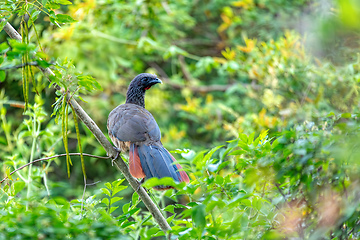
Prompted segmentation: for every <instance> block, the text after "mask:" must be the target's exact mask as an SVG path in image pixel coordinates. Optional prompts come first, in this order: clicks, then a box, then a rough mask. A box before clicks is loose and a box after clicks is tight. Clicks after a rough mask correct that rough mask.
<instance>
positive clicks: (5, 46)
mask: <svg viewBox="0 0 360 240" xmlns="http://www.w3.org/2000/svg"><path fill="white" fill-rule="evenodd" d="M2 23H3V22H2ZM8 49H9V45H8V43H7V42H3V43H1V44H0V52H4V51H6V50H8Z"/></svg>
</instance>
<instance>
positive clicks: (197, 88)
mask: <svg viewBox="0 0 360 240" xmlns="http://www.w3.org/2000/svg"><path fill="white" fill-rule="evenodd" d="M149 65H150V66H151V67H153V68H155V69H156V71H157V72H158V73H159V75H160V77H161V80H163V81H164V83H166V84H168V85H169V86H170V87H172V88H174V89H176V90H181V89H184V88H189V89H190V90H191V91H192V92H200V93H207V92H214V91H219V92H225V91H226V90H228V89H229V88H231V87H233V86H235V85H237V84H238V83H232V84H227V85H219V84H214V85H209V86H190V85H189V86H186V85H181V84H177V83H174V82H172V81H171V80H170V78H169V77H168V76H167V74H166V73H165V72H164V70H162V69H161V67H160V66H159V65H157V64H156V63H149ZM188 77H190V76H188ZM244 85H245V84H244Z"/></svg>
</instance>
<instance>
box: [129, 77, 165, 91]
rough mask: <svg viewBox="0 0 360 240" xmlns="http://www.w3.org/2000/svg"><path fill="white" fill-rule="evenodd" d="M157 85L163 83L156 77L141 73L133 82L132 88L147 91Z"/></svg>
mask: <svg viewBox="0 0 360 240" xmlns="http://www.w3.org/2000/svg"><path fill="white" fill-rule="evenodd" d="M157 83H162V81H161V80H160V79H158V78H157V76H156V75H154V74H150V73H141V74H139V75H137V76H136V77H135V78H134V79H133V80H132V81H131V83H130V87H132V88H137V89H141V90H144V91H145V90H148V89H150V88H151V87H152V86H153V85H155V84H157Z"/></svg>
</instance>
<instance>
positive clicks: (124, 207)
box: [122, 203, 130, 213]
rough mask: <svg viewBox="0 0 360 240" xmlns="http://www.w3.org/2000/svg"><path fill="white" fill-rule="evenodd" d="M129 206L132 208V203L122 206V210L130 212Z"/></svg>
mask: <svg viewBox="0 0 360 240" xmlns="http://www.w3.org/2000/svg"><path fill="white" fill-rule="evenodd" d="M129 208H130V203H127V204H124V205H123V207H122V210H123V212H124V213H127V212H129Z"/></svg>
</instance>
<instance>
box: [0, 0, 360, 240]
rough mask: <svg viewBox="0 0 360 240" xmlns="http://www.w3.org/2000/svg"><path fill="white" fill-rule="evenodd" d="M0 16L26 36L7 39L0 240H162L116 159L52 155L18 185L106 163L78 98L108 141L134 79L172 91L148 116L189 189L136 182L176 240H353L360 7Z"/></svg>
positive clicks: (41, 10)
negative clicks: (75, 106) (115, 112)
mask: <svg viewBox="0 0 360 240" xmlns="http://www.w3.org/2000/svg"><path fill="white" fill-rule="evenodd" d="M0 6H1V8H0V9H1V10H0V14H1V16H2V18H4V19H5V20H6V21H9V22H10V23H12V24H13V25H14V26H15V28H16V29H20V32H21V35H22V37H23V38H22V39H23V41H22V42H17V41H15V40H11V39H9V38H7V37H6V35H5V33H4V32H2V33H1V35H0V39H1V44H0V85H1V87H2V90H1V91H0V109H1V110H0V117H1V128H0V133H1V134H0V149H1V151H0V159H1V160H2V161H1V162H0V167H1V172H2V173H3V175H4V177H8V179H7V180H6V181H4V182H2V183H1V193H2V194H1V196H0V212H1V214H0V216H1V217H0V239H10V238H16V239H29V238H38V239H63V238H74V239H85V238H86V239H99V238H111V239H139V238H140V239H152V238H154V237H159V238H160V239H162V238H165V233H163V232H162V231H161V230H160V228H159V226H158V225H157V223H156V222H155V221H154V219H153V218H152V217H151V215H150V213H149V212H148V211H147V210H146V209H145V208H144V206H143V205H142V203H141V201H140V200H139V196H138V195H137V194H136V193H132V191H131V190H130V188H127V186H126V184H125V182H124V179H123V177H122V176H118V175H117V174H116V173H115V171H114V170H113V168H112V167H111V163H110V162H109V161H102V160H96V159H93V158H90V159H89V158H85V157H84V156H82V157H80V159H79V160H80V161H77V160H78V159H77V158H76V157H73V158H72V159H70V158H69V157H67V159H65V160H63V159H58V158H56V159H54V160H46V161H45V160H44V161H42V162H41V163H40V164H39V163H36V164H34V165H30V166H29V167H28V168H24V169H23V170H21V171H18V172H16V173H15V174H14V175H10V173H11V171H12V170H13V169H17V168H19V167H20V166H22V165H24V164H26V163H28V162H31V161H32V160H34V159H37V158H41V157H44V156H51V155H54V154H55V153H63V152H66V153H69V152H72V151H76V149H79V150H80V152H82V151H83V152H89V153H94V154H98V155H105V151H104V150H103V149H101V148H100V147H99V145H98V144H97V142H96V139H94V137H93V136H92V135H91V133H90V132H89V131H88V130H87V129H85V128H84V127H83V126H82V125H81V124H79V123H78V121H77V118H76V116H72V114H73V112H74V111H71V106H68V105H69V99H70V98H78V99H80V100H82V101H83V103H82V104H83V105H84V107H85V106H86V111H87V112H88V114H89V115H90V116H91V117H92V118H93V119H94V121H95V122H97V123H98V124H99V126H100V127H101V128H102V129H103V130H105V126H106V116H107V115H108V113H109V112H110V111H111V109H113V108H114V107H115V106H116V105H117V104H119V103H122V102H123V101H124V98H125V92H126V87H127V85H128V82H129V81H130V80H131V79H132V78H133V77H134V76H135V75H137V74H138V73H140V72H152V73H156V74H158V75H160V78H161V79H163V80H164V83H165V84H164V85H163V86H160V87H156V88H153V89H151V91H149V93H147V99H146V101H147V103H146V106H147V108H148V109H149V110H150V111H151V112H152V113H153V114H154V116H155V118H156V119H157V121H158V123H159V125H160V128H161V129H162V133H163V138H162V141H163V143H164V145H166V146H167V148H169V149H177V150H176V151H175V154H177V160H178V162H179V163H181V165H182V166H183V167H184V169H185V170H186V171H187V172H188V173H189V175H190V178H191V182H190V184H188V185H185V184H184V183H181V184H179V183H175V182H174V181H173V180H172V179H166V178H164V179H150V180H149V181H147V182H145V183H144V185H143V186H145V187H146V188H148V189H149V192H150V194H151V197H152V198H153V200H154V201H155V202H156V203H157V204H158V206H159V209H160V210H161V212H162V213H163V214H164V216H166V219H167V221H168V223H169V224H170V226H171V228H172V230H171V231H170V234H171V235H172V237H173V238H175V237H178V238H179V239H279V238H300V239H329V238H331V239H350V238H351V239H357V238H360V236H359V232H360V224H359V223H360V212H359V207H360V203H359V199H360V198H359V195H360V193H359V186H358V185H359V180H360V179H359V176H360V165H359V163H360V161H359V159H358V158H359V157H358V156H359V153H358V151H359V150H358V149H359V148H358V139H359V137H360V136H359V115H358V112H359V79H360V77H359V76H360V75H359V69H360V67H359V66H360V65H359V58H358V56H357V53H358V49H359V46H358V43H356V40H354V39H357V38H356V37H354V36H357V35H358V32H359V30H360V27H359V24H358V21H357V16H358V13H359V4H358V3H357V2H356V1H340V0H339V1H335V0H334V1H333V2H328V3H322V4H319V3H318V2H317V1H310V0H301V1H286V0H276V1H270V0H259V1H252V0H242V1H218V0H209V1H187V0H180V1H129V2H119V1H113V0H107V1H97V2H95V1H73V2H70V1H67V0H48V1H45V2H39V1H35V2H34V1H26V2H23V1H6V2H4V3H0ZM4 26H5V21H2V22H1V24H0V29H3V28H4ZM34 66H39V67H43V68H46V67H50V68H51V69H52V71H53V72H54V75H52V76H50V77H49V78H50V81H51V82H48V80H47V79H46V78H45V77H44V76H43V75H42V73H41V72H39V71H38V70H37V69H36V68H34ZM54 84H57V85H59V86H60V87H61V88H63V89H64V91H60V90H59V89H56V90H54V89H53V85H54ZM69 110H70V111H69ZM62 143H63V144H62ZM204 149H210V150H204ZM71 164H73V166H71ZM70 169H71V172H70ZM68 175H69V176H70V179H66V177H68ZM99 179H101V181H103V182H105V183H104V184H102V186H101V187H100V186H98V185H96V186H95V187H90V186H91V185H92V184H88V183H90V182H96V181H97V180H99ZM114 179H118V180H115V181H114ZM82 181H85V182H84V184H85V187H87V188H85V189H84V190H83V189H80V188H82V187H81V185H82V184H83V183H82ZM107 181H108V182H107ZM66 183H68V185H67V184H66ZM156 185H168V186H174V187H175V188H176V190H168V191H165V192H155V191H153V190H151V188H152V187H153V186H156Z"/></svg>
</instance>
